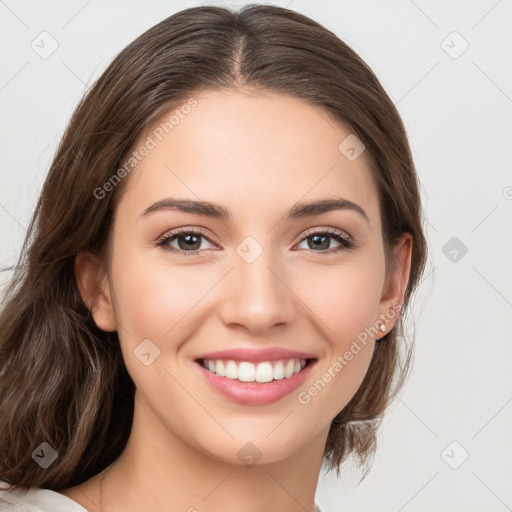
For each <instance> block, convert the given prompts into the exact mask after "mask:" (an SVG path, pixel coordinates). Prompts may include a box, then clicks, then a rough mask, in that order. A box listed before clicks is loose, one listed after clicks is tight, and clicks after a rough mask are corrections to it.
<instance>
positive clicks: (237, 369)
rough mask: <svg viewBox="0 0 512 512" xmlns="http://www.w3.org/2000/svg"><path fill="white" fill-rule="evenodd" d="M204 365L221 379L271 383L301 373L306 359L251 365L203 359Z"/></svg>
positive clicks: (244, 362)
mask: <svg viewBox="0 0 512 512" xmlns="http://www.w3.org/2000/svg"><path fill="white" fill-rule="evenodd" d="M202 365H203V366H204V368H206V369H207V370H209V371H210V372H212V373H216V374H217V375H218V376H219V377H226V378H228V379H231V380H240V381H241V382H271V381H273V380H280V379H289V378H290V377H291V376H293V375H295V374H297V373H299V372H300V371H301V370H302V369H303V368H304V367H305V366H306V360H305V359H281V360H280V361H277V362H275V363H272V362H270V361H264V362H261V363H257V364H254V363H250V362H247V361H241V362H236V361H232V360H230V361H222V360H220V359H219V360H206V359H203V361H202Z"/></svg>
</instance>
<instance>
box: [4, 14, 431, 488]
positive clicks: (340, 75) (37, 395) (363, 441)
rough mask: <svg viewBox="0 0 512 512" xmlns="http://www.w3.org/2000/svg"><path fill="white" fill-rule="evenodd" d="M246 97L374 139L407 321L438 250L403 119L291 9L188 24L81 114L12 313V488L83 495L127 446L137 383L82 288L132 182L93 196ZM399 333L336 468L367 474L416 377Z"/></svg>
mask: <svg viewBox="0 0 512 512" xmlns="http://www.w3.org/2000/svg"><path fill="white" fill-rule="evenodd" d="M245 85H247V86H250V87H253V88H255V89H261V90H262V91H265V90H270V91H273V92H280V93H284V94H288V95H291V96H293V97H297V98H302V99H305V100H306V101H308V102H309V103H310V104H312V105H314V106H318V107H322V108H323V109H325V110H326V111H327V112H329V113H330V114H331V115H332V116H334V118H335V119H337V120H339V122H341V123H344V125H345V126H348V127H350V130H351V131H352V132H353V133H354V134H356V136H357V137H358V138H359V139H360V140H361V141H362V142H363V143H364V145H365V146H366V151H365V158H367V159H368V165H369V166H370V168H371V171H372V175H373V176H374V178H375V180H376V183H377V186H378V192H379V203H380V213H381V218H382V225H383V243H384V247H385V253H386V265H387V270H388V271H392V256H393V248H394V246H395V245H396V242H397V241H398V239H399V238H400V236H401V235H402V234H403V233H406V232H408V233H410V234H411V235H412V238H413V253H412V263H411V271H410V278H409V282H408V287H407V290H406V292H405V297H404V301H403V307H402V312H405V311H406V310H407V305H408V303H409V299H410V296H411V293H412V292H413V290H414V289H415V288H416V286H417V284H418V282H419V279H420V276H421V274H422V272H423V270H424V265H425V259H426V250H427V247H426V240H425V237H424V233H423V230H422V218H421V217H422V214H421V205H420V195H419V191H418V188H419V187H418V179H417V176H416V172H415V169H414V165H413V161H412V157H411V152H410V149H409V145H408V142H407V136H406V133H405V130H404V126H403V124H402V122H401V119H400V117H399V114H398V112H397V110H396V108H395V106H394V105H393V103H392V101H391V100H390V99H389V97H388V96H387V94H386V93H385V91H384V89H383V88H382V86H381V85H380V83H379V81H378V80H377V78H376V77H375V75H374V74H373V72H372V71H371V70H370V68H369V67H368V66H367V65H366V64H365V63H364V62H363V61H362V60H361V58H360V57H358V55H356V53H354V51H352V50H351V49H350V48H349V47H348V46H347V45H346V44H345V43H343V42H342V41H341V40H340V39H338V38H337V37H336V36H335V35H334V34H333V33H332V32H330V31H328V30H327V29H326V28H324V27H323V26H321V25H320V24H318V23H316V22H314V21H313V20H311V19H309V18H307V17H305V16H303V15H301V14H298V13H296V12H294V11H291V10H288V9H284V8H280V7H275V6H269V5H248V6H245V7H243V8H242V9H241V10H239V11H238V12H234V11H231V10H229V9H227V8H221V7H209V6H204V7H194V8H189V9H186V10H183V11H181V12H178V13H176V14H174V15H172V16H170V17H168V18H167V19H165V20H163V21H162V22H160V23H158V24H157V25H155V26H154V27H152V28H151V29H149V30H148V31H147V32H145V33H144V34H142V35H141V36H140V37H138V38H137V39H136V40H135V41H133V42H132V43H131V44H130V45H129V46H127V47H126V48H125V49H124V50H123V51H122V52H121V53H120V54H119V55H118V56H117V57H116V58H115V59H114V60H113V62H112V63H111V64H110V66H109V67H108V68H107V69H106V71H105V72H104V73H103V75H102V76H101V77H100V78H99V79H98V81H97V82H96V83H95V85H94V86H93V87H92V88H91V90H90V91H89V92H88V93H87V94H86V95H85V96H84V98H83V99H82V100H81V102H80V104H79V105H78V107H77V108H76V110H75V112H74V114H73V116H72V118H71V120H70V123H69V126H68V127H67V130H66V132H65V134H64V136H63V139H62V141H61V143H60V146H59V148H58V150H57V153H56V155H55V158H54V160H53V163H52V165H51V167H50V170H49V173H48V176H47V178H46V181H45V183H44V187H43V190H42V193H41V195H40V197H39V200H38V203H37V206H36V209H35V212H34V215H33V217H32V220H31V223H30V226H29V229H28V232H27V235H26V239H25V242H24V244H23V248H22V252H21V256H20V261H19V264H18V266H17V267H16V269H15V274H14V276H13V279H12V281H11V283H10V285H9V287H8V288H7V291H6V294H5V297H4V299H3V301H2V310H1V316H0V340H1V341H0V432H1V436H0V476H1V477H2V478H3V479H5V480H7V481H8V482H9V483H11V484H12V485H13V486H14V488H16V487H17V486H21V487H30V486H34V487H45V488H51V489H55V490H58V489H63V488H67V487H71V486H74V485H78V484H80V483H82V482H83V481H85V480H87V479H88V478H90V477H92V476H93V475H95V474H97V473H99V472H100V471H101V470H103V469H104V468H105V467H106V466H107V465H109V464H110V463H111V462H113V461H114V460H115V459H116V458H117V457H118V456H119V455H120V454H121V452H122V450H123V449H124V447H125V445H126V442H127V440H128V437H129V434H130V429H131V422H132V418H133V400H134V392H135V386H134V383H133V381H132V380H131V378H130V376H129V374H128V372H127V370H126V367H125V365H124V362H123V359H122V354H121V350H120V346H119V339H118V335H117V333H116V332H104V331H102V330H100V329H99V328H98V327H97V326H96V324H95V323H94V321H93V319H92V316H91V315H90V312H89V311H88V309H87V307H86V306H85V304H84V302H83V300H82V298H81V295H80V293H79V291H78V288H77V283H76V280H75V276H74V260H75V257H76V255H77V253H78V252H79V251H84V250H90V251H94V252H95V253H97V254H99V255H100V256H102V257H103V258H104V259H105V257H108V254H106V248H107V247H108V242H109V240H110V230H111V227H112V214H113V209H114V200H115V198H116V197H119V195H120V194H121V193H122V190H123V187H124V186H126V183H127V181H128V179H129V178H128V177H125V178H124V179H123V180H122V182H121V183H119V185H118V186H117V187H115V190H114V193H112V194H111V193H109V194H106V197H105V198H104V199H101V200H100V199H98V198H97V197H96V194H95V193H94V191H95V190H97V189H98V187H102V186H103V185H104V184H105V183H106V182H108V181H109V180H111V179H112V176H113V175H114V173H115V172H116V170H118V169H119V168H120V167H121V165H122V164H123V162H124V161H125V160H126V158H127V156H128V155H129V152H130V151H131V150H132V148H133V146H134V143H135V141H136V140H137V137H138V136H139V135H140V134H141V133H143V130H144V129H145V128H146V127H147V126H148V124H149V123H150V122H151V121H153V120H154V119H156V118H157V117H158V116H159V115H161V114H162V113H163V112H165V111H167V110H169V109H170V108H175V107H176V106H177V105H179V104H180V102H183V101H185V100H186V98H187V97H190V96H191V95H192V94H199V93H200V92H201V91H205V90H214V89H220V88H239V87H242V86H245ZM401 330H402V318H400V319H399V320H398V322H397V324H396V328H395V329H393V330H392V331H390V332H388V333H387V334H386V336H385V337H384V340H383V342H382V343H377V344H376V345H375V351H374V354H373V359H372V361H371V364H370V367H369V370H368V372H367V374H366V376H365V379H364V381H363V383H362V385H361V386H360V388H359V390H358V391H357V393H356V394H355V396H354V397H353V398H352V399H351V401H350V402H349V403H348V405H347V406H346V407H345V408H344V409H343V410H342V411H341V412H340V413H339V415H338V416H337V418H336V419H335V421H333V423H332V426H331V429H330V432H329V435H328V439H327V443H326V447H325V453H324V461H325V462H326V465H327V466H328V469H334V468H336V469H337V470H338V471H339V465H340V464H341V463H342V462H344V461H345V460H347V458H348V457H349V455H352V454H354V455H355V456H357V458H358V461H359V462H360V463H361V465H363V464H364V463H366V462H367V460H368V458H369V456H370V455H373V453H374V451H375V442H376V430H377V427H378V423H379V421H380V420H381V418H382V415H383V413H384V411H385V409H386V407H387V405H388V404H389V402H390V400H391V398H392V397H393V396H394V394H395V393H396V392H397V391H398V389H399V388H400V387H401V385H402V384H403V382H404V378H405V375H406V373H407V371H408V368H409V361H410V355H411V351H410V347H407V343H405V340H404V343H400V344H399V339H400V337H399V335H400V336H401V335H402V333H399V332H397V331H401ZM400 345H401V346H402V349H403V348H405V349H406V350H405V353H404V354H403V357H402V353H401V352H402V351H401V349H400ZM42 442H47V443H49V444H50V445H51V446H52V447H53V448H55V450H56V451H57V453H58V457H57V459H56V460H55V461H54V462H53V463H52V464H51V465H50V466H49V467H48V468H46V469H43V468H42V467H40V465H39V464H36V463H35V462H34V461H35V458H33V456H32V455H33V452H34V450H35V449H36V448H37V447H38V446H39V445H40V444H41V443H42Z"/></svg>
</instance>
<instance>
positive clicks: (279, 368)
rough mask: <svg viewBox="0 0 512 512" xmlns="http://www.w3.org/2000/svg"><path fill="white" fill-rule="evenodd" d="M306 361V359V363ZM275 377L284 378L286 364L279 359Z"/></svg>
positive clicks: (277, 378) (275, 367)
mask: <svg viewBox="0 0 512 512" xmlns="http://www.w3.org/2000/svg"><path fill="white" fill-rule="evenodd" d="M305 364H306V362H305V361H304V365H305ZM274 379H276V380H279V379H284V365H283V363H282V362H281V361H278V362H277V363H276V365H275V366H274Z"/></svg>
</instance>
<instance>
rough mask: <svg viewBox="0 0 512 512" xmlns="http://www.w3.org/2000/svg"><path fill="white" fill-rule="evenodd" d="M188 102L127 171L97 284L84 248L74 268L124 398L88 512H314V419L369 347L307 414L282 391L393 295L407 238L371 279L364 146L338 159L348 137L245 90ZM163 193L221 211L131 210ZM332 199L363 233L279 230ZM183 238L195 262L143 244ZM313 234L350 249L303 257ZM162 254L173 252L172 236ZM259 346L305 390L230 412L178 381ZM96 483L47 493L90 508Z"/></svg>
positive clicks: (297, 106)
mask: <svg viewBox="0 0 512 512" xmlns="http://www.w3.org/2000/svg"><path fill="white" fill-rule="evenodd" d="M195 98H196V99H197V101H198V104H197V106H196V107H195V108H194V109H193V110H192V111H191V112H190V114H188V115H187V116H186V117H184V118H183V119H182V120H181V121H180V123H179V125H178V126H176V127H175V128H174V129H173V130H172V131H171V132H169V134H168V135H167V136H165V137H164V138H163V140H162V141H161V142H159V144H158V145H157V147H156V148H154V149H152V150H151V151H150V152H149V154H148V155H147V156H146V157H145V158H144V159H143V160H142V161H141V162H140V163H139V164H138V166H137V168H136V169H135V170H134V171H132V173H131V175H130V177H129V182H128V183H127V185H128V187H127V188H126V190H125V191H123V194H122V196H121V198H120V201H119V202H118V204H117V206H116V209H115V218H114V230H113V239H112V254H111V260H110V268H109V275H108V276H107V278H102V276H101V273H100V272H99V264H100V262H99V261H98V260H97V259H96V258H95V257H94V256H93V255H91V254H89V253H85V252H84V253H80V254H79V255H78V257H77V259H76V266H75V270H76V277H77V281H78V284H79V287H80V290H81V293H82V296H83V298H84V301H85V302H86V304H87V305H88V307H89V308H90V309H91V311H92V314H93V316H94V319H95V322H96V323H97V325H98V326H99V327H100V328H102V329H104V330H106V331H113V330H117V331H118V333H119V337H120V343H121V348H122V351H123V356H124V360H125V363H126V366H127V368H128V371H129V372H130V375H131V376H132V379H133V380H134V382H135V385H136V387H137V391H136V396H135V414H134V423H133V428H132V432H131V435H130V439H129V441H128V444H127V446H126V448H125V450H124V452H123V453H122V455H121V456H120V458H119V459H118V460H117V461H116V462H115V463H114V465H113V466H112V467H111V469H110V470H109V471H108V472H107V474H106V478H105V480H104V484H103V485H104V487H103V496H102V503H103V511H104V512H105V511H108V512H111V511H121V510H122V511H124V512H131V511H134V512H135V511H140V510H150V509H151V510H173V511H174V510H176V511H189V512H193V511H194V510H197V511H199V512H212V511H219V510H222V511H224V512H231V511H233V512H234V511H240V510H243V511H244V512H256V511H257V512H260V511H261V510H265V511H268V512H274V511H276V512H277V511H282V510H287V511H295V510H297V511H301V512H303V511H313V508H314V495H315V489H316V485H317V481H318V476H319V472H320V468H321V462H322V456H323V451H324V446H325V442H326V438H327V434H328V431H329V426H330V423H331V421H332V419H333V418H334V417H335V416H336V415H337V414H338V412H339V411H340V410H341V409H342V408H343V407H344V406H345V405H346V404H347V403H348V401H349V400H350V399H351V398H352V397H353V395H354V394H355V392H356V391H357V389H358V388H359V386H360V384H361V382H362V380H363V377H364V375H365V373H366V371H367V369H368V366H369V364H370V360H371V355H372V351H373V348H374V343H375V340H374V338H372V337H370V338H369V341H368V343H367V345H366V346H362V350H361V351H360V352H359V353H358V354H357V355H355V356H354V358H353V359H352V360H351V361H350V362H349V363H348V364H347V365H346V366H345V367H344V368H343V371H341V372H339V373H337V374H336V376H335V377H334V378H333V379H332V380H331V381H330V382H329V383H328V384H327V385H326V386H325V388H324V389H322V390H321V392H319V393H318V394H317V395H316V396H315V397H313V398H312V399H311V401H310V402H309V403H307V404H301V403H300V402H299V401H298V393H299V392H300V391H304V390H307V389H308V388H309V387H311V385H312V384H313V383H314V382H315V381H317V380H318V379H319V378H320V377H321V376H322V374H323V373H324V372H325V371H328V369H329V368H332V366H333V363H334V362H335V361H336V358H337V356H339V355H342V354H343V353H344V352H345V351H346V350H347V349H349V347H350V345H351V343H352V341H353V340H354V339H356V337H357V335H358V334H359V333H361V332H362V331H364V329H365V328H367V327H369V326H374V325H378V323H376V322H378V320H379V318H382V315H386V312H387V311H389V310H390V309H391V308H392V305H393V304H396V303H401V302H402V300H403V295H404V292H405V289H406V285H407V281H408V278H409V271H410V257H411V249H412V240H411V237H410V235H409V234H405V235H404V236H403V238H402V240H401V241H400V243H399V244H398V245H397V248H396V251H395V264H396V270H395V272H394V273H393V274H391V275H386V272H385V265H384V249H383V243H382V227H381V219H380V213H379V204H378V195H377V188H376V185H375V183H374V181H373V178H372V176H371V174H370V170H369V168H368V166H367V165H366V163H365V159H364V153H363V154H362V156H361V157H359V158H357V159H356V160H354V161H349V160H348V159H347V158H346V157H345V156H344V155H343V154H342V153H341V152H340V151H339V150H338V145H339V144H340V142H341V141H342V140H344V139H345V138H346V137H347V136H348V135H349V134H350V133H351V132H350V130H348V129H347V128H346V127H344V126H343V125H342V124H341V123H339V122H336V121H335V120H334V119H332V118H331V117H330V116H329V114H328V113H327V112H325V111H323V110H321V109H319V108H316V107H313V106H311V105H309V104H308V103H306V102H304V101H302V100H300V99H297V98H292V97H289V96H286V95H281V94H276V93H271V92H265V93H264V94H262V93H261V91H260V92H259V93H258V94H256V93H255V92H253V91H250V90H248V89H244V90H237V91H209V92H205V93H202V94H201V95H198V96H195ZM168 117H169V114H168V113H167V114H165V115H164V116H162V118H161V119H159V120H157V121H156V123H155V126H157V125H158V124H159V123H160V122H161V121H162V120H164V119H168ZM153 128H154V127H149V128H148V131H147V132H146V133H144V134H142V135H141V137H140V138H139V142H138V144H142V143H143V142H144V141H145V140H146V137H147V136H148V135H149V134H150V133H151V130H152V129H153ZM169 196H172V197H177V198H186V199H192V200H203V201H212V202H215V203H217V204H220V205H221V206H223V207H224V208H227V209H229V210H230V211H231V213H232V217H231V218H229V219H223V220H219V219H213V218H209V217H206V216H204V215H195V214H192V213H183V212H179V211H176V210H164V211H159V212H155V213H153V214H151V215H148V216H145V217H144V218H142V217H141V216H140V215H141V213H142V212H143V211H144V210H145V209H146V208H147V207H148V206H150V205H152V204H153V203H155V202H156V201H158V200H160V199H164V198H166V197H169ZM339 197H342V198H344V199H348V200H350V201H353V202H354V203H357V204H358V205H359V206H360V207H361V208H363V209H364V211H365V212H366V215H367V216H368V220H369V222H368V223H367V222H366V220H365V219H364V218H363V216H361V215H360V214H358V213H357V212H355V211H352V210H334V211H330V212H327V213H322V214H320V215H316V216H312V217H304V218H302V219H296V220H284V219H283V217H284V215H285V213H286V212H287V211H288V210H289V209H290V208H292V207H293V206H294V205H295V204H296V203H297V202H299V201H300V202H309V201H313V200H318V199H334V198H339ZM181 227H186V228H194V227H195V228H199V227H201V228H203V230H204V231H205V232H206V236H207V237H208V239H209V240H208V239H205V238H200V239H199V240H202V242H201V246H200V251H201V252H200V253H199V254H196V255H191V256H190V255H187V254H186V253H185V251H184V250H182V252H181V253H178V252H176V253H172V252H168V251H165V250H164V249H163V248H161V247H157V246H156V243H157V242H158V240H159V239H160V238H162V237H163V235H165V234H167V233H168V232H169V231H170V230H171V229H176V228H181ZM311 228H315V229H314V231H313V232H320V233H321V232H322V229H325V228H333V229H337V230H339V231H341V232H342V233H344V234H346V235H349V236H350V237H351V238H352V239H353V240H354V241H355V242H356V243H357V247H356V248H353V249H350V250H346V249H344V250H341V251H339V252H337V253H333V252H332V251H333V250H334V249H335V248H337V247H339V246H340V244H339V242H337V241H336V240H335V239H332V238H331V239H327V244H328V243H329V240H330V246H328V245H327V246H323V247H324V248H321V249H314V248H311V247H312V245H308V239H309V240H310V242H311V235H310V234H309V235H308V237H309V238H306V236H305V235H304V233H305V232H306V230H308V231H310V230H311ZM316 228H318V229H316ZM248 236H251V237H253V238H254V239H255V240H256V241H257V242H258V243H259V244H260V246H261V247H262V248H263V252H262V254H261V255H260V256H259V257H258V258H257V259H256V260H255V261H254V262H252V263H247V262H246V261H245V260H244V259H243V258H241V257H240V256H239V254H238V253H237V252H236V249H237V247H238V246H239V244H240V243H241V242H242V241H243V240H244V239H245V238H246V237H248ZM181 240H182V241H183V238H182V239H181ZM171 245H172V246H173V247H174V248H176V249H178V248H179V247H180V246H179V245H178V240H177V239H175V240H174V242H172V243H171ZM184 245H185V244H182V245H181V247H183V246H184ZM325 247H327V248H325ZM215 248H218V249H220V250H214V249H215ZM322 251H323V253H324V254H320V252H322ZM328 251H330V254H329V252H328ZM228 271H229V272H228ZM397 318H398V315H395V317H394V319H391V320H389V321H387V322H386V329H387V330H390V329H392V328H393V326H394V323H395V321H396V319H397ZM384 334H385V333H380V332H379V334H377V335H376V337H377V338H378V337H381V336H383V335H384ZM147 338H149V339H151V340H152V342H153V343H154V344H155V345H156V346H158V348H159V349H160V356H159V357H158V358H157V359H155V360H154V362H153V363H152V364H150V365H149V366H145V365H143V364H142V363H141V361H140V360H139V359H138V358H137V357H135V356H134V353H133V351H134V349H135V348H136V347H137V346H138V345H139V344H140V343H141V341H142V340H144V339H147ZM267 346H272V347H287V348H291V349H295V350H301V351H305V352H310V353H313V354H315V357H316V358H317V359H318V361H317V363H316V364H315V366H314V367H313V368H312V369H311V373H310V374H309V376H308V379H307V381H306V382H305V384H304V385H301V386H300V388H299V389H298V390H296V391H294V392H292V393H290V394H289V395H287V396H285V397H284V398H282V399H280V400H279V401H277V402H275V403H272V404H268V405H252V406H251V405H241V404H237V403H234V402H232V401H230V400H228V399H227V398H225V397H224V396H222V395H220V394H218V393H217V392H216V391H215V390H213V389H212V388H211V387H210V386H209V385H208V384H207V383H206V382H204V381H203V379H199V378H197V372H196V371H192V365H194V364H196V363H194V362H193V361H194V358H195V357H197V355H199V354H200V353H204V352H208V351H213V350H222V349H227V348H232V347H253V348H260V347H267ZM248 442H250V443H252V444H253V445H255V446H256V447H257V449H258V450H259V452H261V459H260V460H259V462H258V463H257V464H256V465H255V466H252V467H247V466H245V465H244V464H242V462H241V461H240V460H239V458H238V457H237V452H238V451H239V450H240V449H241V448H242V447H243V446H244V445H245V444H246V443H248ZM100 477H101V474H99V475H96V476H95V477H93V478H91V479H90V480H89V481H87V482H85V483H83V484H81V485H79V486H76V487H73V488H70V489H66V490H63V491H61V492H62V494H64V495H66V496H68V497H70V498H71V499H73V500H75V501H77V502H78V503H80V504H81V505H82V506H84V507H85V508H87V509H88V510H91V511H95V510H100V508H99V504H100V497H99V479H100Z"/></svg>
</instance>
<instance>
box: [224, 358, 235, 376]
mask: <svg viewBox="0 0 512 512" xmlns="http://www.w3.org/2000/svg"><path fill="white" fill-rule="evenodd" d="M225 377H227V378H228V379H238V366H237V365H236V363H235V361H228V363H227V364H226V375H225Z"/></svg>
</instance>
